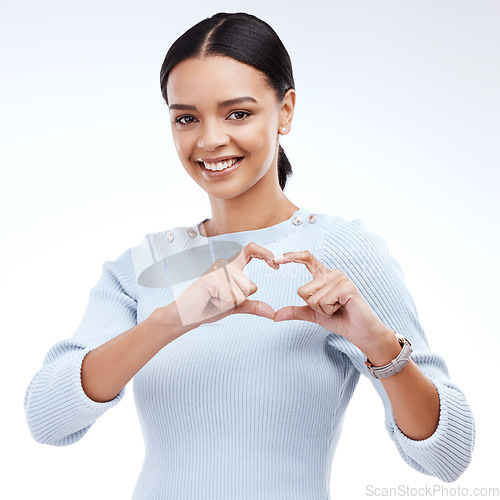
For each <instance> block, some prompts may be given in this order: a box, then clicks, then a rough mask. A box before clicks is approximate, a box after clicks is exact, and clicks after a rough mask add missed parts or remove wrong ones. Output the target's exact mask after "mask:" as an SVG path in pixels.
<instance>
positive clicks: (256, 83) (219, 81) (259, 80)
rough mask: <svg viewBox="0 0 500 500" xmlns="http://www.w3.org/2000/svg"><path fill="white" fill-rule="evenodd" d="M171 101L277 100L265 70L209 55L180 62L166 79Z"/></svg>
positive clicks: (234, 60) (193, 102)
mask: <svg viewBox="0 0 500 500" xmlns="http://www.w3.org/2000/svg"><path fill="white" fill-rule="evenodd" d="M167 95H168V103H169V104H205V105H206V104H208V103H214V102H216V101H223V100H225V99H231V98H234V97H240V96H247V95H249V96H252V97H255V99H257V101H259V102H260V101H265V102H268V101H271V100H273V99H276V97H275V92H274V89H272V88H271V87H270V86H269V84H268V83H267V81H266V77H265V75H264V73H262V72H260V71H259V70H257V69H256V68H254V67H253V66H250V65H248V64H244V63H242V62H240V61H237V60H236V59H233V58H232V57H224V56H209V57H203V58H199V59H195V58H191V59H186V60H184V61H182V62H180V63H179V64H177V65H176V66H175V67H174V68H173V69H172V71H171V72H170V74H169V77H168V81H167Z"/></svg>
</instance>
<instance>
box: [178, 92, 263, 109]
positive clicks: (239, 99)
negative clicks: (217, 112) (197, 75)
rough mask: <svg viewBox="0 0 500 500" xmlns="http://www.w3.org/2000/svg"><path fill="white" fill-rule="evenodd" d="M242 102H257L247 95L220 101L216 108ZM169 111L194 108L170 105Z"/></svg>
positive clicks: (189, 105) (191, 106) (184, 105)
mask: <svg viewBox="0 0 500 500" xmlns="http://www.w3.org/2000/svg"><path fill="white" fill-rule="evenodd" d="M242 102H254V103H257V101H256V100H255V99H254V98H253V97H250V96H249V95H246V96H244V97H235V98H234V99H228V100H227V101H221V102H218V103H217V106H218V107H219V108H224V107H226V106H233V105H234V104H240V103H242ZM168 109H169V110H172V109H189V110H193V111H196V109H197V108H196V106H193V105H192V104H171V105H170V106H169V107H168Z"/></svg>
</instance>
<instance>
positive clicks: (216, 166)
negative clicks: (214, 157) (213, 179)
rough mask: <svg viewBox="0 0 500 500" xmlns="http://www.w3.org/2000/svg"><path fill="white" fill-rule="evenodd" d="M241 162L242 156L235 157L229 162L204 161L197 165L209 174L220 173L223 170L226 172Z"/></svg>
mask: <svg viewBox="0 0 500 500" xmlns="http://www.w3.org/2000/svg"><path fill="white" fill-rule="evenodd" d="M241 160H243V156H235V157H234V158H231V159H229V160H224V161H220V162H217V163H206V162H204V161H199V162H197V163H198V165H199V166H200V167H201V168H203V169H205V170H208V171H209V172H222V171H223V170H227V169H228V168H231V167H234V166H235V165H236V164H239V163H240V162H241Z"/></svg>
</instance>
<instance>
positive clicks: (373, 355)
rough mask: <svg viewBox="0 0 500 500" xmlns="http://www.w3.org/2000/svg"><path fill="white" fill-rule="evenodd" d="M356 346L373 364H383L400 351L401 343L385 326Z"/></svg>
mask: <svg viewBox="0 0 500 500" xmlns="http://www.w3.org/2000/svg"><path fill="white" fill-rule="evenodd" d="M358 347H359V349H360V350H361V351H362V352H363V354H364V355H365V356H366V357H367V358H368V359H369V360H370V362H371V363H372V365H373V366H385V365H386V364H387V363H390V362H391V361H392V360H393V359H394V358H395V357H396V356H397V355H398V354H399V353H400V352H401V344H400V343H399V341H398V338H397V337H396V334H395V332H394V331H393V330H390V329H389V328H387V327H385V328H384V329H382V330H381V331H380V332H379V333H378V334H377V335H372V336H371V337H370V338H369V340H368V341H366V342H364V343H363V345H361V346H359V345H358Z"/></svg>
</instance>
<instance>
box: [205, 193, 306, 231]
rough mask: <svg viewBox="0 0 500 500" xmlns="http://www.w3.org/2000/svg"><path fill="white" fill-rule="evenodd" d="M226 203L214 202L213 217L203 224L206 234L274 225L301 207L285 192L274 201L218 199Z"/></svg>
mask: <svg viewBox="0 0 500 500" xmlns="http://www.w3.org/2000/svg"><path fill="white" fill-rule="evenodd" d="M217 201H222V202H224V203H212V204H211V205H212V218H211V219H210V220H208V221H207V222H205V224H204V225H203V226H202V227H203V229H204V231H205V235H204V236H217V235H219V234H228V233H237V232H240V231H254V230H256V229H263V228H265V227H270V226H274V225H275V224H279V223H280V222H283V221H285V220H287V219H289V218H290V217H291V216H292V215H293V213H294V212H296V211H297V210H299V207H297V206H296V205H294V204H293V203H292V202H291V201H290V200H289V199H288V198H287V197H286V196H285V195H284V194H282V196H281V197H280V198H279V199H277V200H272V201H269V200H268V201H267V202H266V201H263V200H262V201H261V202H260V203H259V202H256V201H255V200H248V202H245V201H243V202H242V201H241V200H239V201H238V202H237V203H236V202H234V200H233V199H230V200H217Z"/></svg>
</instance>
